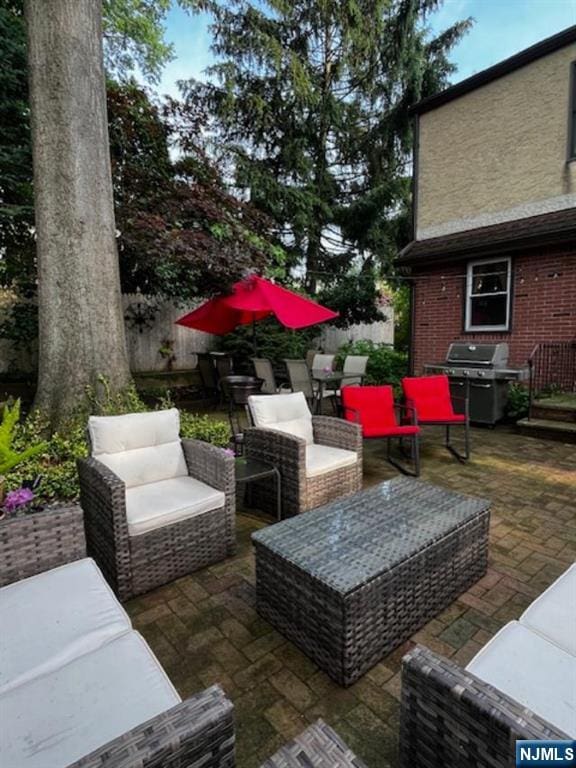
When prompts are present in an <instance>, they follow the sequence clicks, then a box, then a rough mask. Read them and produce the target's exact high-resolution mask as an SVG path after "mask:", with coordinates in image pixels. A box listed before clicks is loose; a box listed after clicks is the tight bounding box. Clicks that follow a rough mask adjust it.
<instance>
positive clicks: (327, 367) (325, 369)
mask: <svg viewBox="0 0 576 768" xmlns="http://www.w3.org/2000/svg"><path fill="white" fill-rule="evenodd" d="M322 370H323V371H324V373H332V368H331V367H330V366H329V365H326V366H324V368H322Z"/></svg>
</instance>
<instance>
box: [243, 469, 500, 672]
mask: <svg viewBox="0 0 576 768" xmlns="http://www.w3.org/2000/svg"><path fill="white" fill-rule="evenodd" d="M489 519H490V504H489V502H488V501H486V500H484V499H479V498H475V497H473V496H464V495H463V494H460V493H455V492H454V491H448V490H445V489H443V488H438V487H437V486H434V485H430V484H428V483H423V482H419V481H417V480H413V479H411V478H406V477H398V478H394V479H393V480H390V481H388V482H385V483H381V484H380V485H377V486H374V487H373V488H369V489H368V490H365V491H360V492H359V493H356V494H354V495H352V496H347V497H344V498H342V499H339V500H338V501H335V502H333V503H331V504H327V505H326V506H324V507H320V508H319V509H316V510H313V511H311V512H307V513H305V514H302V515H298V516H297V517H293V518H290V519H289V520H284V521H283V522H281V523H277V524H276V525H273V526H270V527H269V528H266V529H263V530H261V531H257V532H256V533H254V534H253V535H252V540H253V542H254V545H255V549H256V593H257V609H258V612H259V613H260V615H261V616H263V617H264V618H265V619H266V620H267V621H269V622H270V623H271V624H272V625H273V626H274V627H276V628H277V629H278V630H279V631H280V632H281V633H282V634H283V635H285V636H286V637H287V638H288V639H289V640H291V641H292V642H293V643H294V644H295V645H297V646H298V647H299V648H300V649H301V650H302V651H304V653H306V654H307V655H308V656H309V657H310V658H311V659H313V661H315V662H316V664H317V665H318V666H319V667H320V668H321V669H323V670H324V671H325V672H327V673H328V674H329V675H330V677H332V679H334V680H335V681H336V682H338V683H340V684H341V685H351V684H352V683H353V682H354V681H355V680H357V679H358V678H359V677H360V676H361V675H363V674H364V672H366V671H367V670H368V669H370V667H372V666H374V664H376V663H377V662H378V661H380V659H381V658H382V657H383V656H385V655H386V654H388V653H389V652H390V651H392V650H393V649H394V648H395V647H396V646H398V645H400V643H402V642H403V641H404V640H406V639H407V638H409V637H410V636H411V635H412V634H413V633H414V632H416V631H417V630H418V629H420V627H422V626H423V625H424V624H426V622H427V621H429V620H430V619H431V618H432V617H434V616H435V615H436V614H438V613H439V612H440V611H441V610H443V609H444V608H445V607H446V606H447V605H449V604H450V603H451V602H452V601H453V600H454V599H455V598H456V597H457V596H458V595H459V594H461V593H462V592H464V591H465V590H466V589H467V588H468V587H470V586H471V585H472V584H473V583H474V582H475V581H477V580H478V579H479V578H480V577H481V576H482V575H483V574H484V573H485V572H486V566H487V559H488V525H489Z"/></svg>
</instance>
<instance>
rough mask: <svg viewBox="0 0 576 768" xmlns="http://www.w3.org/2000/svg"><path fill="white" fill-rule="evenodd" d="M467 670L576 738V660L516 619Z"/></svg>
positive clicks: (487, 645)
mask: <svg viewBox="0 0 576 768" xmlns="http://www.w3.org/2000/svg"><path fill="white" fill-rule="evenodd" d="M466 669H467V670H468V671H469V672H472V674H474V675H476V677H479V678H480V679H481V680H484V682H486V683H489V684H490V685H492V686H494V687H495V688H498V690H500V691H502V692H503V693H505V694H507V695H508V696H510V697H511V698H512V699H515V700H516V701H517V702H518V703H519V704H521V705H522V706H524V707H528V708H529V709H531V710H532V712H534V713H536V714H537V715H540V717H542V718H544V720H547V721H548V722H549V723H551V724H552V725H555V726H556V727H557V728H559V729H560V730H561V731H564V733H566V734H568V735H569V736H570V737H571V738H576V659H575V658H574V656H571V655H570V654H569V653H566V651H563V650H562V649H561V648H559V647H558V646H557V645H555V644H554V643H551V642H549V641H548V640H546V639H544V638H543V637H542V636H541V635H539V634H537V633H536V632H532V631H531V630H530V629H527V628H526V627H524V626H522V624H520V623H519V622H517V621H511V622H510V623H509V624H507V625H506V626H505V627H503V629H501V630H500V632H498V634H497V635H495V636H494V637H493V638H492V639H491V640H490V641H489V642H488V643H487V644H486V645H485V646H484V648H482V650H481V651H480V652H479V653H477V654H476V656H475V657H474V658H473V659H472V661H471V662H470V663H469V664H468V666H467V667H466Z"/></svg>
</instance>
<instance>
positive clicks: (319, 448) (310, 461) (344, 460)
mask: <svg viewBox="0 0 576 768" xmlns="http://www.w3.org/2000/svg"><path fill="white" fill-rule="evenodd" d="M357 461H358V456H357V455H356V453H355V452H354V451H345V450H344V449H343V448H333V447H332V446H329V445H317V444H314V445H307V446H306V477H318V475H324V474H326V472H332V471H333V470H335V469H341V468H342V467H349V466H352V465H353V464H356V462H357Z"/></svg>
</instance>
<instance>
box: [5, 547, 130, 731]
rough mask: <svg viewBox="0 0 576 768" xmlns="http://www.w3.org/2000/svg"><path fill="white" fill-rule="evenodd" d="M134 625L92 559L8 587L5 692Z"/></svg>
mask: <svg viewBox="0 0 576 768" xmlns="http://www.w3.org/2000/svg"><path fill="white" fill-rule="evenodd" d="M36 628H41V630H38V631H36ZM131 628H132V627H131V624H130V619H129V618H128V616H127V614H126V612H125V611H124V609H123V608H122V606H121V605H120V603H119V602H118V601H117V600H116V597H115V596H114V593H113V592H112V590H111V589H110V587H109V586H108V584H107V583H106V581H105V580H104V578H103V576H102V574H101V573H100V571H99V569H98V568H97V566H96V564H95V563H94V561H93V560H91V559H89V558H86V559H84V560H77V561H76V562H73V563H69V564H67V565H63V566H61V567H59V568H54V569H53V570H51V571H48V572H47V573H41V574H38V575H36V576H32V577H30V578H28V579H24V580H22V581H17V582H14V583H13V584H9V585H8V586H6V587H3V588H2V589H0V659H1V663H0V694H1V693H3V692H5V691H7V690H8V689H9V688H13V687H14V686H16V685H19V684H21V683H22V682H25V681H26V680H29V679H30V678H33V677H36V676H38V675H40V674H46V673H48V672H50V671H51V670H53V669H55V668H57V667H59V666H61V665H63V664H66V663H68V662H69V661H70V660H71V659H73V658H74V657H76V656H78V655H80V654H84V653H87V652H89V651H92V650H94V649H95V648H97V647H99V646H100V645H102V644H103V643H105V642H107V641H109V640H111V639H113V638H114V637H116V636H118V635H121V634H123V633H125V632H128V631H130V630H131ZM0 722H1V721H0ZM0 727H1V726H0Z"/></svg>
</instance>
